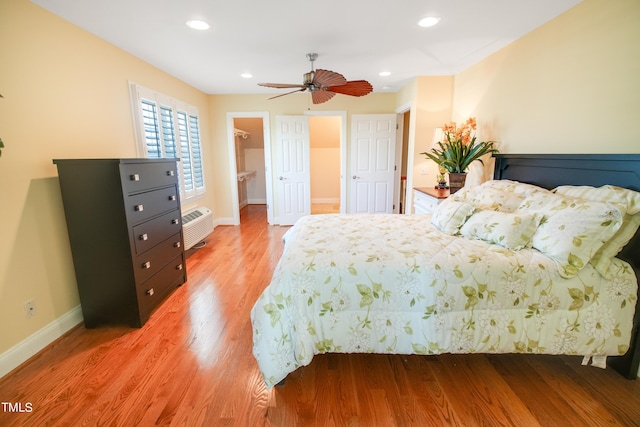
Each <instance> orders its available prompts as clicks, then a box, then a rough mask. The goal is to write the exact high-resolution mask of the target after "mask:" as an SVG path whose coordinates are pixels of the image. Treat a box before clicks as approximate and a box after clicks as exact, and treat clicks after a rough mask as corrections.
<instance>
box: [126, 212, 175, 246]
mask: <svg viewBox="0 0 640 427" xmlns="http://www.w3.org/2000/svg"><path fill="white" fill-rule="evenodd" d="M181 229H182V218H181V217H180V211H179V210H175V211H172V212H168V213H166V214H164V215H162V216H159V217H158V218H155V219H152V220H149V221H147V222H143V223H142V224H139V225H136V226H135V227H133V238H134V241H135V247H136V254H138V255H140V254H142V253H143V252H145V251H147V250H149V249H151V248H152V247H154V246H155V245H157V244H158V243H160V242H162V241H163V240H165V239H167V238H169V237H170V236H172V235H174V234H176V233H178V232H179V231H180V230H181Z"/></svg>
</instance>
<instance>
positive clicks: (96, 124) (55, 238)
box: [0, 0, 213, 354]
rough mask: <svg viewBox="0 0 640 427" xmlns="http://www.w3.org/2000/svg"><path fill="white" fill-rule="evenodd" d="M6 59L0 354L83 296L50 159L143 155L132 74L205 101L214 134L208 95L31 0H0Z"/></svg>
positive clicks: (0, 118) (1, 121) (0, 119)
mask: <svg viewBox="0 0 640 427" xmlns="http://www.w3.org/2000/svg"><path fill="white" fill-rule="evenodd" d="M0 58H2V66H0V93H1V94H2V95H4V97H5V98H4V99H0V136H1V137H2V140H3V141H4V143H5V146H6V147H5V148H4V149H3V150H2V157H0V194H2V201H1V202H0V209H1V212H2V213H1V218H2V220H1V221H0V235H1V236H2V239H0V354H2V353H3V352H4V351H6V350H7V349H9V348H11V347H12V346H14V345H16V344H17V343H18V342H20V341H22V340H24V339H25V338H27V337H29V336H30V335H31V334H33V333H34V332H36V331H39V330H41V329H42V328H43V327H44V326H45V325H48V324H49V323H51V322H52V321H54V320H56V319H58V318H60V317H61V316H63V315H64V314H65V313H68V312H69V311H71V310H72V309H73V308H74V307H77V305H78V304H79V300H78V295H77V291H76V284H75V275H74V272H73V263H72V259H71V254H70V248H69V239H68V237H67V230H66V223H65V219H64V212H63V209H62V204H61V196H60V188H59V184H58V179H57V170H56V168H55V165H53V163H52V159H54V158H68V157H69V158H83V157H135V156H136V148H135V140H134V133H133V124H132V115H131V107H130V100H129V90H128V85H127V82H128V81H129V80H131V81H134V82H136V83H139V84H141V85H144V86H147V87H149V88H152V89H156V90H158V91H161V92H163V93H166V94H167V95H171V96H173V97H175V98H178V99H181V100H183V101H186V102H188V103H190V104H193V105H196V106H198V107H199V109H200V115H201V133H202V138H203V140H204V141H208V140H209V139H210V137H209V114H208V104H207V96H206V95H205V94H203V93H202V92H200V91H198V90H195V89H194V88H192V87H190V86H188V85H186V84H185V83H183V82H181V81H179V80H177V79H175V78H173V77H171V76H169V75H168V74H166V73H164V72H161V71H159V70H157V69H156V68H154V67H152V66H150V65H149V64H147V63H145V62H143V61H141V60H139V59H137V58H135V57H133V56H131V55H129V54H127V53H125V52H123V51H122V50H120V49H117V48H116V47H114V46H113V45H110V44H108V43H106V42H104V41H102V40H100V39H98V38H97V37H95V36H93V35H91V34H89V33H87V32H85V31H83V30H81V29H80V28H78V27H76V26H73V25H71V24H69V23H67V22H66V21H63V20H61V19H59V18H57V17H56V16H55V15H53V14H51V13H49V12H47V11H45V10H44V9H41V8H40V7H38V6H36V5H34V4H33V3H31V2H30V1H26V0H2V1H1V2H0ZM208 150H209V148H208V147H205V148H204V156H205V161H208V160H207V159H208V158H209V157H210V152H208ZM205 173H206V176H207V182H210V181H209V179H208V178H209V177H210V176H212V175H213V173H212V171H211V169H210V168H209V167H206V168H205ZM207 197H210V198H211V199H213V191H212V189H211V190H210V191H209V192H208V194H207ZM96 226H99V224H96ZM30 299H34V300H35V305H36V310H37V315H36V316H34V317H32V318H30V319H27V318H26V317H25V315H24V311H23V304H24V302H25V301H27V300H30Z"/></svg>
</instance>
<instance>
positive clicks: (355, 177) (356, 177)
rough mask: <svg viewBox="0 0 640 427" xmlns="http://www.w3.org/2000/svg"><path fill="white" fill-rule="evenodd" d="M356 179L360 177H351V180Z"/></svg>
mask: <svg viewBox="0 0 640 427" xmlns="http://www.w3.org/2000/svg"><path fill="white" fill-rule="evenodd" d="M358 178H360V177H359V176H355V175H353V176H352V177H351V179H358Z"/></svg>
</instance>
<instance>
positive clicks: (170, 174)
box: [53, 159, 187, 328]
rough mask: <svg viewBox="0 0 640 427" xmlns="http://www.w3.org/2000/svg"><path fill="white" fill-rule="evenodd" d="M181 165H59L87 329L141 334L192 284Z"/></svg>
mask: <svg viewBox="0 0 640 427" xmlns="http://www.w3.org/2000/svg"><path fill="white" fill-rule="evenodd" d="M177 161H178V160H177V159H55V160H53V162H54V163H55V164H56V166H57V167H58V177H59V181H60V191H61V194H62V201H63V205H64V211H65V217H66V222H67V230H68V233H69V241H70V243H71V253H72V256H73V264H74V269H75V273H76V281H77V285H78V293H79V295H80V304H81V306H82V315H83V317H84V324H85V327H87V328H94V327H96V326H99V325H116V324H128V325H131V326H133V327H141V326H142V325H144V323H145V322H146V321H147V320H148V319H149V316H150V315H151V313H152V312H153V310H154V309H155V308H156V307H157V306H158V305H160V303H161V302H162V301H163V300H164V299H165V298H166V297H167V296H168V295H169V294H171V292H172V291H173V290H175V289H176V287H177V286H179V285H181V284H183V283H184V282H185V281H186V280H187V273H186V266H185V255H184V242H183V237H182V224H181V220H182V217H181V211H180V192H179V186H178V185H179V184H178V179H177Z"/></svg>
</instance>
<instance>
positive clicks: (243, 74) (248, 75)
mask: <svg viewBox="0 0 640 427" xmlns="http://www.w3.org/2000/svg"><path fill="white" fill-rule="evenodd" d="M240 77H244V78H245V79H250V78H251V77H253V74H251V73H242V74H240Z"/></svg>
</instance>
